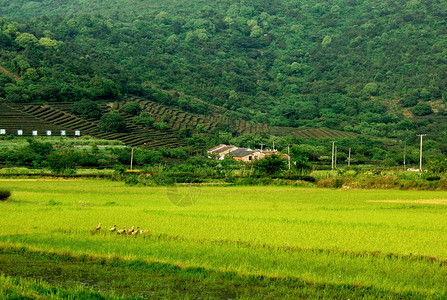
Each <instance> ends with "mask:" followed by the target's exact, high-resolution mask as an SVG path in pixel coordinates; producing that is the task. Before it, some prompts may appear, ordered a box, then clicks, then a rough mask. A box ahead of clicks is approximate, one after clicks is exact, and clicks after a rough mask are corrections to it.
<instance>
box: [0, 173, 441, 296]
mask: <svg viewBox="0 0 447 300" xmlns="http://www.w3.org/2000/svg"><path fill="white" fill-rule="evenodd" d="M0 188H8V189H11V190H12V193H13V195H12V198H11V199H10V200H9V201H8V202H4V203H3V202H0V249H1V251H0V262H4V263H0V273H3V274H5V276H7V277H3V278H0V296H2V295H3V296H5V295H8V294H7V292H6V291H7V289H6V288H5V286H9V290H10V291H11V290H13V291H14V293H18V292H19V291H20V289H19V288H18V287H17V286H20V287H21V288H23V286H35V285H39V286H42V287H41V288H40V289H37V290H42V291H46V290H47V288H46V287H45V285H46V284H48V283H46V282H49V283H50V284H51V285H53V286H55V289H57V290H58V291H59V292H60V293H62V295H64V293H67V292H66V291H73V293H81V294H85V295H90V296H88V297H91V295H92V293H93V294H95V293H101V294H100V296H101V297H105V298H116V297H121V296H123V297H136V296H139V297H147V296H153V297H173V298H174V297H179V296H182V297H183V296H187V297H191V298H197V297H201V298H277V297H289V298H297V297H298V298H299V297H302V298H307V297H325V298H351V299H352V298H363V297H366V298H377V297H385V298H402V297H405V298H442V297H446V296H447V286H446V285H445V282H446V280H447V268H446V264H447V247H445V245H447V235H446V234H445V232H446V231H447V218H446V216H447V206H446V204H447V192H432V191H396V190H386V191H382V190H340V189H339V190H331V189H305V188H291V187H272V186H269V187H215V186H214V187H194V186H182V187H129V186H125V185H124V184H123V183H121V182H111V181H99V180H6V179H5V180H0ZM98 223H102V227H103V229H102V230H101V231H100V232H99V233H98V232H96V230H95V229H94V228H95V226H97V225H98ZM114 224H116V225H117V228H119V229H120V228H124V227H125V228H130V227H131V226H132V225H135V226H136V227H137V226H138V227H140V229H147V230H149V233H148V234H146V235H129V236H125V235H124V236H123V235H117V234H111V233H109V232H108V228H110V227H112V226H113V225H114ZM5 262H9V263H5ZM42 265H43V266H45V267H42ZM14 266H22V268H20V267H19V268H17V267H14ZM25 266H26V267H25ZM54 270H59V271H57V272H56V274H58V272H59V273H60V272H62V273H63V274H64V276H55V275H54V273H55V271H54ZM61 270H62V271H61ZM86 270H89V271H86ZM81 273H86V274H84V275H83V276H81V275H80V274H81ZM52 274H53V275H52ZM92 274H99V275H96V276H97V277H91V276H93V275H92ZM101 274H102V275H101ZM117 274H118V275H117ZM89 276H90V277H89ZM11 278H15V279H14V280H12V279H11ZM20 280H34V281H32V283H29V282H26V284H22V285H20V284H19V283H21V281H20ZM40 280H43V281H44V282H41V281H40ZM14 282H15V283H17V285H16V286H15V287H16V288H15V289H14V288H11V286H14V285H13V284H12V283H14ZM111 282H113V284H112V283H111ZM2 287H3V288H2ZM80 287H85V288H86V289H87V290H86V291H80V290H79V288H80ZM90 289H93V290H90ZM25 290H29V288H28V289H25ZM2 293H3V294H2ZM10 293H11V294H10V295H13V294H12V293H13V292H10ZM95 295H96V294H95ZM88 297H87V298H88ZM55 299H56V298H55Z"/></svg>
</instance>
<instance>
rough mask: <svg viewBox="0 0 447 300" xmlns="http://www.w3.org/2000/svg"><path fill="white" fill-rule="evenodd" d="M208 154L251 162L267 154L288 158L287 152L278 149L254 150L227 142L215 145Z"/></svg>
mask: <svg viewBox="0 0 447 300" xmlns="http://www.w3.org/2000/svg"><path fill="white" fill-rule="evenodd" d="M207 153H208V154H214V155H215V156H217V159H219V160H223V159H224V158H225V156H227V155H228V156H230V157H232V158H233V159H235V160H239V161H244V162H250V161H252V160H256V159H262V158H264V157H266V156H270V155H273V154H276V155H278V156H280V157H282V158H285V159H288V158H289V156H288V155H287V154H282V153H281V152H279V151H277V150H266V151H263V150H259V149H257V150H252V149H250V148H239V147H236V146H228V145H225V144H220V145H219V146H216V147H213V148H211V149H209V150H208V151H207Z"/></svg>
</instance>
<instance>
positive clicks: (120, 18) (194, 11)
mask: <svg viewBox="0 0 447 300" xmlns="http://www.w3.org/2000/svg"><path fill="white" fill-rule="evenodd" d="M0 13H1V15H2V16H5V17H8V19H5V18H4V19H0V48H1V51H0V65H2V66H3V67H4V68H6V69H7V70H9V71H10V72H12V73H13V74H16V76H20V78H21V80H20V81H19V80H18V78H16V77H14V76H12V75H11V76H5V75H4V74H3V75H2V77H0V84H1V85H2V89H0V97H1V98H2V99H5V100H6V101H13V102H29V101H79V100H81V99H90V100H92V101H107V100H117V99H122V97H123V96H124V95H127V94H131V95H136V96H141V97H145V98H148V99H151V100H155V101H158V102H160V103H163V104H167V105H175V106H177V107H179V108H181V109H183V110H188V111H193V112H199V113H206V112H207V110H208V109H209V106H208V105H209V104H213V105H218V106H221V107H224V108H226V109H229V110H231V111H233V112H235V113H236V114H238V115H239V116H241V117H244V118H246V119H249V120H252V121H255V122H268V123H270V124H272V125H287V126H313V127H321V126H325V127H330V128H337V129H341V130H347V131H354V132H357V133H361V134H369V135H382V136H388V137H399V136H400V134H403V133H404V130H407V129H411V127H413V128H419V129H422V128H423V129H424V130H429V129H430V126H429V125H430V124H431V123H433V122H435V123H439V124H442V123H443V122H442V120H444V116H443V115H442V114H440V113H439V112H440V111H443V109H444V106H445V101H446V100H447V82H446V80H445V78H446V77H447V64H446V61H447V50H446V49H447V31H446V29H447V23H446V21H445V20H446V19H447V1H446V0H435V1H433V0H418V1H407V2H405V1H392V0H384V1H370V0H368V1H366V0H349V1H344V0H343V1H342V0H335V1H317V2H315V1H312V0H302V1H291V0H274V1H271V0H260V1H259V0H257V1H255V0H228V1H213V2H209V1H204V0H200V1H191V0H187V1H181V2H179V1H175V0H166V1H162V0H155V1H150V2H149V3H148V2H146V1H136V0H120V1H118V0H111V1H108V2H107V5H104V2H103V1H99V0H92V1H79V0H74V1H55V0H49V1H44V2H36V1H26V0H13V1H0ZM185 95H188V96H185ZM195 98H199V99H201V100H203V101H196V100H195ZM430 103H434V104H435V107H433V105H431V104H430ZM429 107H430V109H428V108H429ZM413 117H416V118H413ZM405 122H406V123H405ZM403 124H411V126H408V127H407V128H403V127H405V126H403ZM443 128H444V127H443ZM436 132H437V133H436V134H438V133H441V132H442V130H439V127H438V130H437V131H436Z"/></svg>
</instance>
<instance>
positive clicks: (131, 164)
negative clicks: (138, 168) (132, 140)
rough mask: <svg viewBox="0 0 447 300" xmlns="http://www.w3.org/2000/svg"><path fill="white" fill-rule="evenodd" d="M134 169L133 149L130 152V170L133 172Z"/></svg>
mask: <svg viewBox="0 0 447 300" xmlns="http://www.w3.org/2000/svg"><path fill="white" fill-rule="evenodd" d="M132 167H133V147H132V150H130V170H131V171H132Z"/></svg>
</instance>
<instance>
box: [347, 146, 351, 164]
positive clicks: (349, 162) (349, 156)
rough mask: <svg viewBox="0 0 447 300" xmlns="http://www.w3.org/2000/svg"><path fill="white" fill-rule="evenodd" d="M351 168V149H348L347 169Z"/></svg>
mask: <svg viewBox="0 0 447 300" xmlns="http://www.w3.org/2000/svg"><path fill="white" fill-rule="evenodd" d="M349 166H351V148H349V154H348V167H349Z"/></svg>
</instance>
